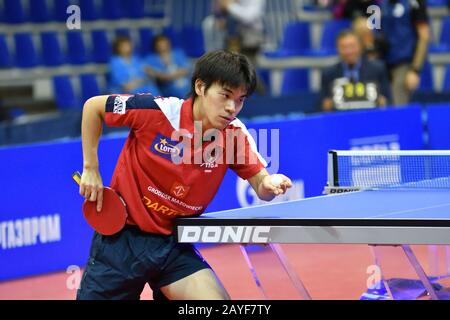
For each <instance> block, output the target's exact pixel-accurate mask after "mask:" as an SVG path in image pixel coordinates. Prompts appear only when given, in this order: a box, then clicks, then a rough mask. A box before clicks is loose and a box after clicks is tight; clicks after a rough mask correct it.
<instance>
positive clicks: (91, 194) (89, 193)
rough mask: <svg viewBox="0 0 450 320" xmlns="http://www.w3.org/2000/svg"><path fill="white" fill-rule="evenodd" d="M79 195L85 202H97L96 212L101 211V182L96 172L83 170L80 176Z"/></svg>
mask: <svg viewBox="0 0 450 320" xmlns="http://www.w3.org/2000/svg"><path fill="white" fill-rule="evenodd" d="M80 194H81V195H82V196H83V197H84V198H85V199H86V200H87V201H97V211H98V212H100V211H101V210H102V203H103V182H102V177H101V176H100V172H99V171H98V170H91V169H85V170H83V174H82V175H81V181H80Z"/></svg>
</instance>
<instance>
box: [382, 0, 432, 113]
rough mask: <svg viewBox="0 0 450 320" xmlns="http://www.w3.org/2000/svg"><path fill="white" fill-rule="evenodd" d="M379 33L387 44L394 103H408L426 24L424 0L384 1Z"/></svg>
mask: <svg viewBox="0 0 450 320" xmlns="http://www.w3.org/2000/svg"><path fill="white" fill-rule="evenodd" d="M381 32H382V33H383V34H384V38H385V39H386V41H387V43H388V51H387V54H386V58H385V61H386V64H387V66H388V69H389V71H390V74H391V86H392V92H393V100H394V104H395V105H403V104H406V103H408V102H409V100H410V98H411V93H412V92H413V91H414V90H416V89H417V87H418V86H419V83H420V72H421V70H422V67H423V64H424V62H425V60H426V56H427V49H428V42H429V41H430V27H429V23H428V13H427V8H426V3H425V1H424V0H384V1H383V2H382V5H381Z"/></svg>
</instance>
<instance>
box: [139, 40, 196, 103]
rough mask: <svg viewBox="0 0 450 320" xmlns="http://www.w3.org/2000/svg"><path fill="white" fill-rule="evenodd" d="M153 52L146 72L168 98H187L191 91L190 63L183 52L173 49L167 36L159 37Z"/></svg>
mask: <svg viewBox="0 0 450 320" xmlns="http://www.w3.org/2000/svg"><path fill="white" fill-rule="evenodd" d="M152 50H153V52H154V54H150V55H149V56H148V57H147V58H146V60H145V64H146V66H145V71H146V73H147V74H148V75H149V76H150V77H151V78H155V79H157V82H158V84H159V88H160V89H161V91H162V93H163V95H164V96H166V97H178V98H182V99H183V98H185V96H186V95H187V94H188V93H189V91H190V85H191V84H190V82H189V71H190V68H189V61H188V59H187V57H186V55H185V54H184V52H183V51H182V50H178V49H172V45H171V43H170V40H169V38H168V37H166V36H165V35H162V34H161V35H157V36H155V37H154V38H153V41H152Z"/></svg>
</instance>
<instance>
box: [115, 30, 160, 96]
mask: <svg viewBox="0 0 450 320" xmlns="http://www.w3.org/2000/svg"><path fill="white" fill-rule="evenodd" d="M109 77H110V79H109V82H110V90H111V93H134V94H136V93H151V94H152V95H153V96H159V95H160V92H159V89H158V87H157V86H156V84H155V83H154V82H153V81H152V80H151V79H149V78H148V77H147V75H146V74H145V72H144V64H143V61H141V59H140V58H139V57H137V56H135V55H133V47H132V44H131V40H130V38H128V37H125V36H119V37H117V38H116V39H115V40H114V43H113V57H112V58H111V60H110V62H109Z"/></svg>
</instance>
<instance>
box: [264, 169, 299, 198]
mask: <svg viewBox="0 0 450 320" xmlns="http://www.w3.org/2000/svg"><path fill="white" fill-rule="evenodd" d="M291 187H292V181H291V179H289V178H288V177H286V176H285V175H284V174H272V175H267V176H265V177H264V179H263V180H262V183H261V188H262V189H263V190H264V191H265V192H266V193H269V194H273V195H275V196H278V195H280V194H284V193H286V190H287V189H288V188H291Z"/></svg>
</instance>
